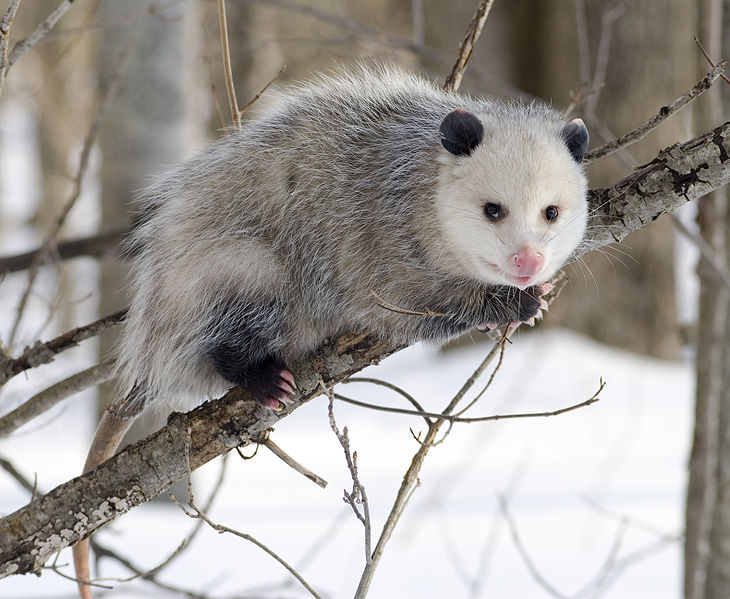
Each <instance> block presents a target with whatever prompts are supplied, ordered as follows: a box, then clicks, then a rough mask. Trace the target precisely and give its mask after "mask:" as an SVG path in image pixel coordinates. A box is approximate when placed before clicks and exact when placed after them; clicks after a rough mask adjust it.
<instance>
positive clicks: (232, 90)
mask: <svg viewBox="0 0 730 599" xmlns="http://www.w3.org/2000/svg"><path fill="white" fill-rule="evenodd" d="M218 23H219V25H220V33H221V53H222V54H223V76H224V78H225V80H226V92H227V93H228V105H229V107H230V109H231V118H232V119H233V126H234V127H235V128H236V129H240V128H241V111H240V110H239V109H238V101H237V100H236V86H235V84H234V83H233V68H232V67H231V49H230V46H229V45H228V23H227V21H226V0H218Z"/></svg>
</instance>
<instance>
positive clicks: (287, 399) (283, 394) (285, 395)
mask: <svg viewBox="0 0 730 599" xmlns="http://www.w3.org/2000/svg"><path fill="white" fill-rule="evenodd" d="M276 399H278V400H279V401H280V402H282V403H285V404H290V403H292V402H293V401H294V400H293V399H292V398H291V397H289V394H288V393H287V392H286V391H282V392H281V393H279V394H278V395H277V396H276Z"/></svg>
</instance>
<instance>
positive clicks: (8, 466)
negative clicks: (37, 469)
mask: <svg viewBox="0 0 730 599" xmlns="http://www.w3.org/2000/svg"><path fill="white" fill-rule="evenodd" d="M0 468H2V469H3V470H5V472H7V473H8V474H9V475H10V476H12V477H13V479H14V480H15V482H17V483H18V484H19V485H20V486H21V487H23V488H24V489H25V490H26V491H28V493H31V494H35V492H36V484H35V483H32V482H30V481H29V480H28V479H27V478H26V477H25V476H23V475H22V474H21V473H20V471H19V470H18V469H17V468H16V467H15V466H14V465H13V463H12V462H11V461H10V460H8V459H6V458H4V457H1V456H0Z"/></svg>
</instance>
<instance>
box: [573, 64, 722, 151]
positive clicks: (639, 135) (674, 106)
mask: <svg viewBox="0 0 730 599" xmlns="http://www.w3.org/2000/svg"><path fill="white" fill-rule="evenodd" d="M725 65H726V63H724V62H722V63H720V64H718V65H716V66H715V67H714V68H713V69H712V70H711V71H710V72H709V73H707V75H705V76H704V77H703V78H702V79H701V80H700V81H698V82H697V83H696V84H695V85H694V86H693V87H692V89H690V90H689V91H688V92H686V93H684V94H682V95H681V96H680V97H679V98H677V99H676V100H674V102H672V103H671V104H668V105H667V106H662V107H661V108H660V109H659V111H658V112H657V113H656V114H655V115H653V116H652V117H651V118H650V119H649V120H647V121H646V122H645V123H643V124H642V125H640V126H638V127H637V128H636V129H633V130H631V131H629V132H628V133H626V134H624V135H622V136H621V137H619V138H617V139H614V140H613V141H610V142H608V143H607V144H604V145H602V146H601V147H599V148H595V149H593V150H591V151H590V152H587V153H586V155H585V158H584V162H585V163H590V162H593V161H594V160H598V159H599V158H603V157H604V156H607V155H608V154H613V153H614V152H617V151H618V150H621V149H623V148H626V147H628V146H630V145H632V144H634V143H636V142H637V141H639V140H641V139H643V138H644V137H646V135H647V134H648V133H649V132H651V131H653V130H654V129H656V128H657V127H658V126H659V125H660V124H661V123H662V122H663V121H665V120H666V119H668V118H669V117H670V116H672V115H673V114H674V113H675V112H677V111H678V110H681V109H682V108H684V107H685V106H687V104H689V103H690V102H691V101H692V100H694V99H695V98H698V97H699V96H701V95H702V94H703V93H704V92H706V91H707V90H708V89H710V88H711V87H712V84H713V83H715V81H716V80H717V78H718V77H720V75H722V73H723V71H724V70H725Z"/></svg>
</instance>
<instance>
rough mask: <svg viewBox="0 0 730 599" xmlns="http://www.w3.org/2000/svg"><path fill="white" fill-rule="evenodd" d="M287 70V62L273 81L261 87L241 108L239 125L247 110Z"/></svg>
mask: <svg viewBox="0 0 730 599" xmlns="http://www.w3.org/2000/svg"><path fill="white" fill-rule="evenodd" d="M285 70H286V65H285V64H283V65H281V68H280V69H279V72H278V73H277V74H276V75H274V76H273V77H272V78H271V81H269V82H268V83H267V84H266V85H264V87H263V88H261V91H260V92H259V93H257V94H256V95H255V96H254V97H253V98H251V100H249V102H248V104H246V106H244V107H243V108H241V110H239V112H238V119H239V125H240V120H241V117H242V116H243V115H244V114H245V112H246V111H247V110H248V109H249V108H251V106H253V105H254V104H255V103H256V102H258V101H259V100H260V99H261V96H263V95H264V94H265V93H266V90H267V89H269V88H270V87H271V85H272V84H273V83H274V82H275V81H276V80H277V79H278V78H279V77H281V76H282V75H283V74H284V71H285Z"/></svg>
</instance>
